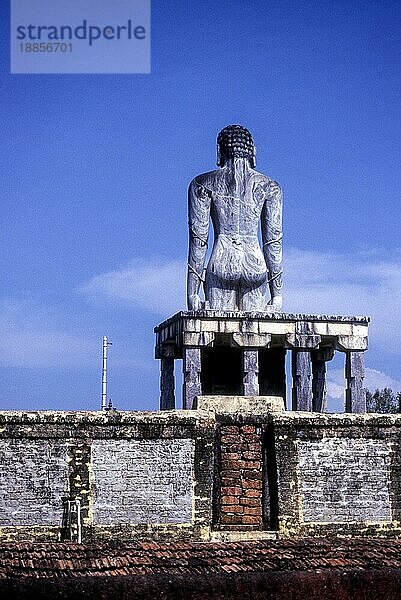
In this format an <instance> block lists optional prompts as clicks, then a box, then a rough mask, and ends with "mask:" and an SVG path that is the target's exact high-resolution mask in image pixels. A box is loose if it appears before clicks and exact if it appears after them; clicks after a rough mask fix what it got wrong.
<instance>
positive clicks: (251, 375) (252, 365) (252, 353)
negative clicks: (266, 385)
mask: <svg viewBox="0 0 401 600" xmlns="http://www.w3.org/2000/svg"><path fill="white" fill-rule="evenodd" d="M242 368H243V381H244V384H243V385H244V396H259V359H258V351H257V350H244V354H243V367H242Z"/></svg>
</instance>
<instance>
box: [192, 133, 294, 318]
mask: <svg viewBox="0 0 401 600" xmlns="http://www.w3.org/2000/svg"><path fill="white" fill-rule="evenodd" d="M255 154H256V150H255V145H254V143H253V139H252V136H251V134H250V132H249V131H248V130H247V129H245V127H241V126H240V125H229V126H228V127H225V128H224V129H222V131H220V133H219V135H218V138H217V165H218V166H219V167H220V168H219V169H217V170H216V171H210V172H209V173H204V174H202V175H198V176H197V177H195V179H194V180H193V181H192V182H191V184H190V186H189V192H188V211H189V215H188V216H189V254H188V277H187V300H188V309H189V310H201V309H202V308H205V309H209V308H210V309H212V310H222V311H236V310H241V311H261V312H273V311H275V312H278V311H281V307H282V296H281V290H282V195H281V188H280V186H279V185H278V183H276V182H275V181H273V180H272V179H270V178H269V177H266V175H262V173H258V171H256V170H255V169H254V167H255ZM210 218H211V220H212V223H213V230H214V244H213V249H212V253H211V257H210V260H209V263H208V265H207V268H206V273H205V276H204V265H205V259H206V253H207V248H208V236H209V221H210ZM259 222H261V233H262V244H263V246H262V247H263V250H262V248H261V247H260V244H259V239H258V227H259ZM201 282H203V284H204V292H205V303H204V304H203V303H202V302H201V299H200V296H199V289H200V284H201ZM267 287H269V291H270V301H269V302H266V298H265V295H266V290H267Z"/></svg>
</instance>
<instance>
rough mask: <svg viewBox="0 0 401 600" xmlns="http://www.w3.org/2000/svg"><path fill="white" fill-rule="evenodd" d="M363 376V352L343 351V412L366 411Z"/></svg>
mask: <svg viewBox="0 0 401 600" xmlns="http://www.w3.org/2000/svg"><path fill="white" fill-rule="evenodd" d="M364 377H365V355H364V353H363V352H346V353H345V378H346V380H347V389H346V392H345V412H349V413H364V412H366V390H365V388H364V387H363V379H364Z"/></svg>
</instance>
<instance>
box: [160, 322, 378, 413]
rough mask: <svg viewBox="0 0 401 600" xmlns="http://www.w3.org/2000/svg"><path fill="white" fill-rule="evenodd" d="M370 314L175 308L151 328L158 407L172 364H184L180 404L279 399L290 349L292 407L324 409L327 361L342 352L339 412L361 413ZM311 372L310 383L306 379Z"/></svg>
mask: <svg viewBox="0 0 401 600" xmlns="http://www.w3.org/2000/svg"><path fill="white" fill-rule="evenodd" d="M369 320H370V319H369V317H365V316H327V315H306V314H288V313H259V312H258V313H255V312H222V311H212V310H204V311H181V312H178V313H177V314H175V315H174V316H172V317H170V318H169V319H167V320H166V321H164V322H163V323H161V324H160V325H158V326H157V327H156V328H155V333H156V348H155V356H156V358H158V359H160V360H161V398H160V408H161V409H171V408H174V407H175V394H174V389H175V382H174V361H175V360H176V359H183V370H184V389H183V407H184V408H187V409H191V408H193V407H194V400H195V398H196V397H197V396H200V395H202V394H209V395H214V394H217V395H219V394H223V395H230V394H236V395H249V396H252V395H254V396H259V395H267V396H268V395H276V396H282V397H283V398H285V395H286V394H285V387H286V377H285V354H286V351H287V350H290V351H291V352H292V378H293V386H292V408H293V410H304V411H317V412H322V411H324V410H325V373H326V362H327V361H328V360H331V359H332V358H333V356H334V353H335V352H336V351H339V352H343V353H344V354H345V377H346V380H347V389H346V411H347V412H364V411H365V406H366V401H365V391H364V388H363V378H364V351H365V350H367V347H368V324H369ZM311 375H312V378H311Z"/></svg>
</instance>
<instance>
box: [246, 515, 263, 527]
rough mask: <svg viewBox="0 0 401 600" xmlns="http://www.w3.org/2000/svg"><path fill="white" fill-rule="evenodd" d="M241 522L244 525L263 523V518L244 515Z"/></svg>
mask: <svg viewBox="0 0 401 600" xmlns="http://www.w3.org/2000/svg"><path fill="white" fill-rule="evenodd" d="M241 523H242V524H243V525H261V524H262V519H261V518H260V517H257V516H253V515H242V517H241Z"/></svg>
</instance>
